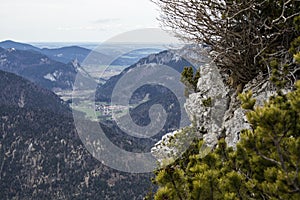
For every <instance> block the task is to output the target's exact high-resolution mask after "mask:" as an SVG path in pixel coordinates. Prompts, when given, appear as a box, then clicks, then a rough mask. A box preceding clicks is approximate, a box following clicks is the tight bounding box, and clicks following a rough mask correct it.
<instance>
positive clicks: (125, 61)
mask: <svg viewBox="0 0 300 200" xmlns="http://www.w3.org/2000/svg"><path fill="white" fill-rule="evenodd" d="M148 46H149V45H148ZM0 47H2V48H4V49H11V48H14V49H16V50H23V51H36V52H39V53H41V54H44V55H46V56H47V57H49V58H50V59H52V60H55V61H58V62H62V63H65V64H67V63H69V62H71V61H73V60H77V61H78V62H79V63H82V62H83V61H84V60H85V59H86V58H87V56H88V55H90V54H91V52H92V56H93V58H94V59H91V58H90V59H89V63H88V62H86V64H102V65H108V64H112V65H121V66H129V65H132V64H134V63H135V62H137V61H138V60H140V59H141V58H143V57H145V56H147V55H149V54H152V53H157V52H159V51H161V50H162V48H158V47H157V46H155V47H153V48H149V47H147V48H141V47H139V48H137V49H135V50H133V51H129V52H127V53H124V55H121V56H119V57H117V58H116V59H115V53H116V52H115V51H117V50H116V49H115V48H117V46H112V47H111V48H106V47H103V49H101V46H100V47H99V48H100V49H99V50H97V49H96V50H95V51H93V50H91V49H87V48H83V47H80V46H74V45H73V46H66V47H61V48H53V49H52V48H51V49H50V48H38V47H35V46H33V45H30V44H26V43H20V42H15V41H12V40H6V41H3V42H0ZM100 50H101V52H99V51H100ZM105 50H107V52H105ZM103 51H104V52H103ZM118 54H119V52H118V53H117V55H118Z"/></svg>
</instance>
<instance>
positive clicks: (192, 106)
mask: <svg viewBox="0 0 300 200" xmlns="http://www.w3.org/2000/svg"><path fill="white" fill-rule="evenodd" d="M200 74H201V77H200V78H199V80H198V84H197V87H198V90H199V92H197V93H194V94H191V95H190V96H189V98H188V99H187V101H186V103H185V109H186V112H187V114H188V116H189V118H190V120H191V121H194V120H195V122H196V125H197V129H198V130H201V132H203V133H204V135H203V138H204V140H205V141H206V143H207V145H208V146H214V145H215V144H216V142H217V138H218V135H220V134H221V132H222V129H223V118H224V115H225V112H226V110H227V109H228V106H229V105H228V104H229V88H228V87H227V86H226V85H225V84H224V83H223V78H222V76H221V74H220V72H219V69H218V68H217V66H216V65H213V64H206V65H204V66H202V67H200Z"/></svg>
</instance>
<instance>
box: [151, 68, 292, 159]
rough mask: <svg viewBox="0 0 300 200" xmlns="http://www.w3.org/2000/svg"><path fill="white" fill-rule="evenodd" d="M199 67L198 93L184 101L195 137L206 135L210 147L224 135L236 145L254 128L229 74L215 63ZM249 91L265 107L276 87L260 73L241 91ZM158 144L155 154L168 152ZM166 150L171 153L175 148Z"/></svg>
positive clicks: (258, 103) (206, 142) (228, 142)
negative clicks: (244, 134) (195, 133)
mask: <svg viewBox="0 0 300 200" xmlns="http://www.w3.org/2000/svg"><path fill="white" fill-rule="evenodd" d="M200 70H201V71H200V74H201V77H200V79H199V80H198V85H197V87H198V92H197V93H193V94H190V95H189V98H188V99H187V100H186V103H185V109H186V112H187V114H188V116H189V118H190V120H191V121H192V122H194V124H195V125H196V128H197V132H198V133H200V134H198V135H196V136H198V137H203V139H204V141H205V144H206V146H208V147H213V146H215V145H216V144H217V141H218V138H220V137H225V141H226V142H227V145H228V146H232V147H235V146H236V143H237V142H238V141H239V138H240V137H239V136H240V133H241V131H242V130H244V129H250V128H251V126H250V124H249V123H248V121H247V118H246V112H247V111H246V110H244V109H242V108H241V105H240V101H239V100H238V98H237V96H238V95H237V93H236V91H235V90H234V89H230V87H229V86H228V85H227V84H226V80H225V79H226V76H224V75H223V74H222V71H220V70H219V69H218V67H217V66H216V65H214V64H211V63H210V64H205V65H204V66H201V67H200ZM249 90H251V91H252V93H253V98H255V99H256V103H255V106H254V107H257V106H263V105H264V103H265V102H266V101H267V100H268V99H269V98H270V97H271V96H272V95H275V94H276V89H275V88H274V87H273V86H272V84H271V83H270V82H269V81H268V77H264V76H263V75H261V74H260V75H258V76H257V77H256V78H254V79H253V80H252V81H250V82H249V83H248V84H246V85H245V86H244V88H243V90H242V93H244V92H246V91H249ZM285 92H288V91H285ZM176 134H178V133H177V132H174V133H173V134H172V137H176ZM158 144H159V145H158V146H156V147H155V152H156V153H155V154H156V156H158V157H159V155H165V154H163V153H162V152H164V151H166V149H165V148H159V146H161V143H158ZM166 146H168V144H167V145H166ZM167 151H168V152H171V151H172V149H167ZM159 152H160V153H159Z"/></svg>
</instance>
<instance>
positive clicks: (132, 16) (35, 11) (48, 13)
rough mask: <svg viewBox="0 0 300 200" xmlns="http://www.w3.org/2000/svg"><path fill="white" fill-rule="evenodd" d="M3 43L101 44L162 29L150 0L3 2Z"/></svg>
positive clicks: (0, 18) (0, 22) (0, 30)
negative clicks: (120, 36)
mask: <svg viewBox="0 0 300 200" xmlns="http://www.w3.org/2000/svg"><path fill="white" fill-rule="evenodd" d="M0 9H1V11H0V41H3V40H15V41H19V42H101V41H105V40H108V39H110V38H111V37H113V36H115V35H117V34H120V33H124V32H126V31H131V30H135V29H141V28H159V22H158V20H157V17H158V16H159V11H158V8H157V6H156V5H155V4H154V3H152V2H151V1H150V0H1V7H0Z"/></svg>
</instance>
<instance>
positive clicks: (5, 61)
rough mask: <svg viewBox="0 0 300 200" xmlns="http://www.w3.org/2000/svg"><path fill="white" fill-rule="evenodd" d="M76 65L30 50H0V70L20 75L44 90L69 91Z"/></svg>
mask: <svg viewBox="0 0 300 200" xmlns="http://www.w3.org/2000/svg"><path fill="white" fill-rule="evenodd" d="M76 67H78V63H74V62H73V63H71V62H70V63H68V64H64V63H61V62H58V61H55V60H52V59H50V58H48V57H47V56H46V55H43V54H41V53H40V52H37V51H32V50H17V49H3V48H0V70H3V71H7V72H12V73H14V74H17V75H20V76H22V77H24V78H26V79H28V80H30V81H32V82H34V83H36V84H38V85H40V86H42V87H44V88H48V89H51V90H54V89H56V88H57V89H71V88H72V86H73V82H74V80H75V76H76Z"/></svg>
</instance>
